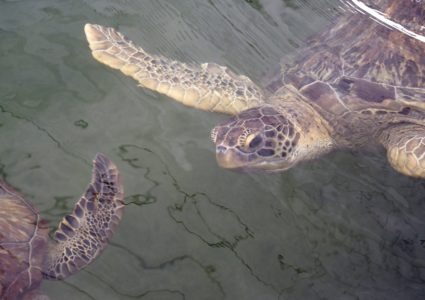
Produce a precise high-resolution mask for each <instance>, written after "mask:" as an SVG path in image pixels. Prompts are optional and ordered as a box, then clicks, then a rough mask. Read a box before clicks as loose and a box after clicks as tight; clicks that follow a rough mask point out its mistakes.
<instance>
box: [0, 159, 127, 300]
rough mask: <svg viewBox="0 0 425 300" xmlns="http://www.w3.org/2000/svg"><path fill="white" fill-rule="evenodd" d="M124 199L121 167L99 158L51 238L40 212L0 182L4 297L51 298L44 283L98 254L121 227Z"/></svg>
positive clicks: (0, 271)
mask: <svg viewBox="0 0 425 300" xmlns="http://www.w3.org/2000/svg"><path fill="white" fill-rule="evenodd" d="M123 196H124V194H123V186H122V183H121V178H120V174H119V172H118V169H117V167H116V166H115V165H114V164H113V163H112V162H111V161H110V160H109V159H108V158H107V157H106V156H104V155H103V154H97V155H96V157H95V159H94V161H93V173H92V179H91V182H90V184H89V186H88V187H87V190H86V192H85V193H84V194H83V195H82V196H81V198H80V199H79V200H78V202H77V203H76V204H75V208H74V210H73V212H72V213H71V214H69V215H67V216H65V217H64V218H63V219H62V221H61V222H60V223H59V226H58V229H57V230H56V232H55V234H54V240H50V239H49V237H48V234H49V227H48V225H47V222H46V221H44V220H43V219H42V218H41V217H40V215H39V213H38V211H37V210H36V209H35V208H34V207H33V206H32V205H31V204H30V203H29V202H28V201H26V200H25V199H24V198H23V197H22V196H21V195H20V194H19V193H18V192H17V191H15V190H14V189H13V188H12V187H10V186H9V185H8V184H7V183H5V182H3V181H0V204H1V210H0V228H1V233H0V299H6V300H12V299H13V300H15V299H25V300H29V299H36V300H47V299H49V298H48V297H47V296H46V295H44V294H43V293H42V292H41V291H40V290H39V288H38V287H39V285H40V283H41V280H42V279H43V278H46V279H64V278H66V277H68V276H70V275H72V274H74V273H75V272H77V271H78V270H81V269H82V268H84V267H85V266H87V265H88V264H90V263H91V262H92V261H93V260H94V259H95V258H96V257H97V256H99V254H100V253H101V252H102V250H103V249H104V248H105V247H106V246H107V245H108V241H109V239H110V238H111V237H112V235H113V233H114V232H115V230H116V228H117V225H118V224H119V223H120V220H121V217H122V213H123V207H124V202H123Z"/></svg>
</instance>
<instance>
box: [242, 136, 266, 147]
mask: <svg viewBox="0 0 425 300" xmlns="http://www.w3.org/2000/svg"><path fill="white" fill-rule="evenodd" d="M262 141H263V138H262V137H261V136H260V135H259V134H250V135H248V136H247V138H246V141H245V145H248V148H249V149H254V148H256V147H258V146H259V145H260V144H261V143H262Z"/></svg>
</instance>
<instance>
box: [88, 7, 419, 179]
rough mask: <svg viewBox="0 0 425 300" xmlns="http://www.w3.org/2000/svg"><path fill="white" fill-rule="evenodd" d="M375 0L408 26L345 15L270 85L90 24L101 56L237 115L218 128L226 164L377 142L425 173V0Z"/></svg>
mask: <svg viewBox="0 0 425 300" xmlns="http://www.w3.org/2000/svg"><path fill="white" fill-rule="evenodd" d="M368 2H369V5H370V6H372V7H375V8H380V9H381V11H383V14H382V16H386V17H387V18H388V19H390V20H391V21H392V22H394V24H395V23H399V25H400V26H403V28H401V27H400V26H399V27H398V29H392V28H389V27H388V26H384V25H383V24H382V23H381V22H377V21H375V20H372V19H371V18H370V17H369V16H366V15H365V14H361V13H357V14H353V13H351V12H350V14H349V15H343V16H342V17H340V18H339V19H338V20H336V21H335V22H334V23H333V24H332V25H331V27H330V28H329V29H327V30H326V31H325V32H323V33H320V34H317V35H315V36H314V37H312V38H311V39H310V40H309V41H308V43H307V45H306V47H304V48H303V49H301V50H299V52H298V53H297V56H296V57H295V59H294V61H293V63H292V65H290V66H287V67H284V68H282V71H279V72H278V74H277V75H276V76H274V77H273V79H272V80H271V81H270V82H269V83H268V84H267V85H266V86H265V87H263V88H260V87H259V85H257V84H255V83H254V82H253V81H251V80H250V79H249V78H248V77H245V76H240V75H236V74H235V73H234V72H232V71H230V70H229V69H228V68H226V67H222V66H219V65H217V64H214V63H205V64H202V65H200V66H198V65H192V64H185V63H182V62H178V61H174V60H170V59H168V58H165V57H163V56H160V55H152V54H149V53H147V52H146V51H144V50H143V49H142V48H141V47H139V46H136V45H135V44H134V43H133V42H132V41H130V40H129V39H128V38H127V37H125V36H124V35H123V34H121V33H120V32H118V31H116V30H115V29H113V28H108V27H103V26H100V25H92V24H86V26H85V34H86V37H87V40H88V42H89V46H90V48H91V50H92V55H93V56H94V58H95V59H97V60H98V61H100V62H102V63H104V64H106V65H108V66H110V67H112V68H115V69H119V70H121V71H122V72H123V73H124V74H126V75H129V76H132V77H133V78H134V79H136V80H137V81H138V82H139V83H140V85H141V86H143V87H146V88H149V89H151V90H154V91H157V92H159V93H163V94H165V95H167V96H169V97H170V98H174V99H175V100H177V101H179V102H182V103H183V104H185V105H188V106H192V107H195V108H198V109H203V110H209V111H215V112H222V113H228V114H231V115H233V117H231V118H230V120H228V121H226V122H224V123H222V124H220V125H218V126H216V127H215V128H214V129H213V130H212V133H211V138H212V140H213V142H214V143H215V144H216V158H217V161H218V163H219V165H221V166H222V167H225V168H236V169H261V170H266V171H281V170H287V169H289V168H291V167H293V166H295V165H296V164H298V163H299V162H302V161H307V160H310V159H313V158H316V157H318V156H320V155H323V154H325V153H328V152H330V151H332V150H334V149H341V148H357V147H361V146H365V145H369V144H371V143H375V144H377V145H382V146H383V147H384V148H385V149H386V151H387V157H388V160H389V162H390V164H391V165H392V166H393V167H394V168H395V169H396V170H398V171H399V172H401V173H403V174H405V175H409V176H414V177H422V178H424V177H425V42H424V40H423V39H422V38H423V36H422V35H421V34H424V33H425V27H424V26H421V25H422V24H423V21H424V20H425V4H424V3H421V2H420V1H410V0H409V1H408V0H406V1H389V0H372V1H368ZM404 29H406V30H411V31H415V32H416V34H417V37H416V38H415V37H414V36H412V34H411V35H408V34H405V33H404V32H403V31H406V30H404ZM418 37H419V38H418Z"/></svg>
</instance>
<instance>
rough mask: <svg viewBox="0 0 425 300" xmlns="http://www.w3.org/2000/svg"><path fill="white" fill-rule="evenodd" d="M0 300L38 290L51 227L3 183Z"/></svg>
mask: <svg viewBox="0 0 425 300" xmlns="http://www.w3.org/2000/svg"><path fill="white" fill-rule="evenodd" d="M0 206H1V209H0V228H1V231H0V299H19V296H20V295H22V294H23V293H24V292H26V291H28V290H31V289H33V288H36V287H38V285H39V284H40V281H41V279H42V274H41V265H42V262H43V259H44V257H45V254H46V240H47V234H48V228H47V224H46V222H45V221H43V220H41V219H40V215H39V214H38V211H37V210H36V209H35V208H34V207H33V206H32V205H31V204H30V203H28V202H27V201H25V200H24V199H23V198H22V196H21V195H19V193H18V192H16V191H15V190H14V189H13V188H11V187H10V186H8V185H7V184H6V183H4V182H1V181H0Z"/></svg>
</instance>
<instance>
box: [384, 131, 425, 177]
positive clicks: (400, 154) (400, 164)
mask: <svg viewBox="0 0 425 300" xmlns="http://www.w3.org/2000/svg"><path fill="white" fill-rule="evenodd" d="M380 141H381V143H382V144H383V145H384V146H385V147H387V149H388V152H387V157H388V161H389V162H390V164H391V166H392V167H393V168H394V169H396V170H397V171H399V172H401V173H403V174H405V175H408V176H412V177H421V178H425V134H424V127H422V126H417V125H405V126H399V127H394V128H388V129H386V130H384V132H383V133H382V135H381V137H380Z"/></svg>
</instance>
